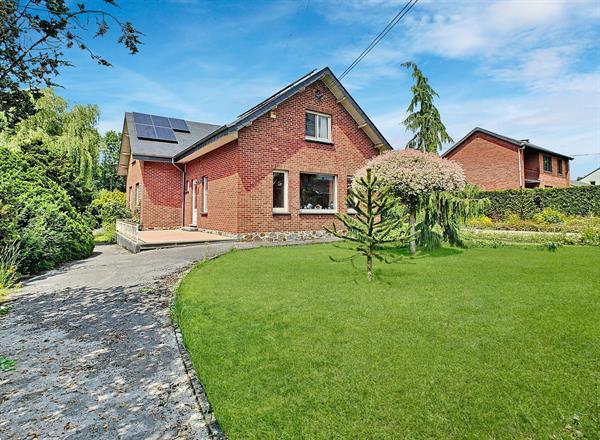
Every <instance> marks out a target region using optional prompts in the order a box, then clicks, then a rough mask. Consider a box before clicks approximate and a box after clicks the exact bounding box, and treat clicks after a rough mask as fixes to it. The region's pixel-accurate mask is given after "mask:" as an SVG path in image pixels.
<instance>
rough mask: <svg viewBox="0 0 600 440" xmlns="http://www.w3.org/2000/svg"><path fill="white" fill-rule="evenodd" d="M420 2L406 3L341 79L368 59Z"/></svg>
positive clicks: (411, 0)
mask: <svg viewBox="0 0 600 440" xmlns="http://www.w3.org/2000/svg"><path fill="white" fill-rule="evenodd" d="M418 2H419V0H408V2H406V4H405V5H404V6H403V7H402V9H400V12H398V13H397V14H396V15H395V16H394V18H392V20H391V21H390V22H389V23H388V24H387V26H386V27H385V28H383V30H382V31H381V32H380V33H379V34H378V35H377V36H376V37H375V39H374V40H373V41H372V42H371V44H369V45H368V46H367V48H366V49H365V50H363V51H362V52H361V54H360V55H359V56H358V57H356V59H355V60H354V61H352V64H350V65H349V66H348V68H347V69H346V70H344V72H343V73H342V74H341V75H340V79H342V78H344V77H345V76H346V75H348V73H350V71H351V70H352V69H354V67H355V66H356V65H357V64H358V63H360V62H361V61H362V59H363V58H364V57H366V56H367V55H368V53H369V52H371V50H373V48H374V47H375V46H377V44H378V43H379V42H380V41H381V40H382V39H383V38H384V37H385V36H386V35H387V34H388V33H389V32H390V31H391V30H392V29H393V27H394V26H396V25H397V24H398V22H399V21H400V20H402V19H403V18H404V16H405V15H406V14H408V13H409V11H410V10H411V9H412V7H413V6H414V5H416V4H417V3H418Z"/></svg>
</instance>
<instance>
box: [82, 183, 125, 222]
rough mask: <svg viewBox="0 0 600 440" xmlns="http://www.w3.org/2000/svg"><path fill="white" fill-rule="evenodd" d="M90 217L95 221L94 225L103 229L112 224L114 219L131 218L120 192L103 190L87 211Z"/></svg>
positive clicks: (122, 193)
mask: <svg viewBox="0 0 600 440" xmlns="http://www.w3.org/2000/svg"><path fill="white" fill-rule="evenodd" d="M89 211H90V213H91V215H93V216H94V218H95V219H96V225H101V226H102V227H103V228H104V229H106V228H107V227H109V225H111V224H114V223H115V220H116V219H119V218H129V217H131V214H130V211H129V209H127V199H126V195H125V193H124V192H122V191H118V190H114V191H107V190H105V189H103V190H102V191H100V193H99V194H98V196H97V197H96V198H95V199H94V200H92V203H91V204H90V209H89Z"/></svg>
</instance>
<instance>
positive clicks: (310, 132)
mask: <svg viewBox="0 0 600 440" xmlns="http://www.w3.org/2000/svg"><path fill="white" fill-rule="evenodd" d="M305 136H306V139H310V140H314V141H324V142H331V116H329V115H324V114H321V113H314V112H306V133H305Z"/></svg>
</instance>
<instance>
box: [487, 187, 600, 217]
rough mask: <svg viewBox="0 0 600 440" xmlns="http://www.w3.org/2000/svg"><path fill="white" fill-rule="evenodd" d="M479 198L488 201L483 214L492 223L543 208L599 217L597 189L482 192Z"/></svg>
mask: <svg viewBox="0 0 600 440" xmlns="http://www.w3.org/2000/svg"><path fill="white" fill-rule="evenodd" d="M481 197H486V198H488V199H489V200H490V204H489V206H488V208H487V209H486V210H485V212H484V214H486V215H487V216H489V217H492V218H493V219H495V220H498V219H501V218H504V217H506V215H507V214H508V213H510V212H514V213H517V214H519V216H520V217H521V218H524V219H529V218H532V217H533V216H534V215H535V214H536V213H538V212H541V211H543V210H544V208H552V209H555V210H557V211H560V212H562V213H564V214H566V215H569V216H582V215H583V216H585V215H595V216H600V186H571V187H568V188H534V189H522V190H516V189H509V190H502V191H486V192H482V193H481Z"/></svg>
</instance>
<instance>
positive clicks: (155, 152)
mask: <svg viewBox="0 0 600 440" xmlns="http://www.w3.org/2000/svg"><path fill="white" fill-rule="evenodd" d="M319 80H321V81H323V83H324V84H325V85H326V86H327V88H328V89H329V90H330V91H331V92H332V93H333V95H334V96H335V97H336V98H337V101H338V102H339V103H340V104H341V105H342V106H343V107H344V108H345V109H346V110H347V111H348V113H349V114H350V115H351V116H352V117H353V118H354V120H355V121H356V123H357V125H358V126H359V127H360V128H361V129H363V130H364V132H365V133H366V135H367V136H368V137H369V138H370V139H371V141H372V142H373V143H374V144H375V145H376V146H377V147H378V148H380V149H382V150H386V149H388V150H391V149H392V146H391V145H390V144H389V142H388V141H387V140H386V139H385V138H384V137H383V135H382V134H381V132H380V131H379V130H378V129H377V127H375V124H373V122H372V121H371V120H370V119H369V117H368V116H367V115H366V114H365V112H364V111H363V110H362V109H361V108H360V106H359V105H358V104H357V103H356V101H354V99H353V98H352V96H350V94H349V93H348V92H347V91H346V89H345V88H344V86H342V84H341V83H340V81H339V80H338V79H337V78H336V77H335V75H334V74H333V72H332V71H331V70H330V69H329V68H328V67H325V68H324V69H321V70H318V71H317V70H313V71H312V72H310V73H308V74H306V75H304V76H302V77H301V78H299V79H297V80H296V81H294V82H292V83H290V84H288V85H287V86H285V87H284V88H282V89H281V90H279V91H278V92H277V93H275V94H274V95H272V96H270V97H269V98H267V99H265V100H264V101H262V102H261V103H259V104H257V105H256V106H254V107H252V108H251V109H249V110H247V111H246V112H244V113H242V114H241V115H239V116H238V117H237V118H236V119H234V120H233V121H232V122H230V123H228V124H225V125H221V126H218V125H213V124H204V123H200V122H193V121H186V122H187V125H188V127H189V129H190V132H189V133H182V132H177V131H176V132H174V134H175V138H176V140H177V142H168V141H161V140H145V139H139V138H138V136H137V133H136V129H135V123H134V120H133V113H129V112H128V113H125V121H124V127H123V133H124V136H123V142H122V144H121V156H122V158H121V160H120V164H119V169H120V171H121V172H124V173H125V174H126V173H127V171H126V170H127V165H128V164H129V154H131V155H133V158H134V159H136V158H137V159H141V160H157V161H169V162H171V161H173V162H188V161H190V160H192V159H194V158H195V157H197V156H199V155H201V154H203V153H205V152H208V151H210V150H212V149H214V148H217V147H219V146H221V145H224V144H225V143H227V142H230V141H231V140H233V139H236V138H237V132H238V131H239V130H240V129H242V128H244V127H247V126H249V125H251V124H252V122H253V121H254V120H256V119H258V118H260V117H261V116H263V115H264V114H266V113H267V112H269V111H271V110H274V109H275V108H277V106H278V105H279V104H281V103H282V102H284V101H286V100H287V99H289V98H290V97H292V96H293V95H295V94H296V93H299V92H301V91H303V90H304V89H305V88H306V87H308V86H310V85H311V84H313V83H314V82H316V81H319ZM126 137H127V139H126ZM123 168H124V169H123Z"/></svg>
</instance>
